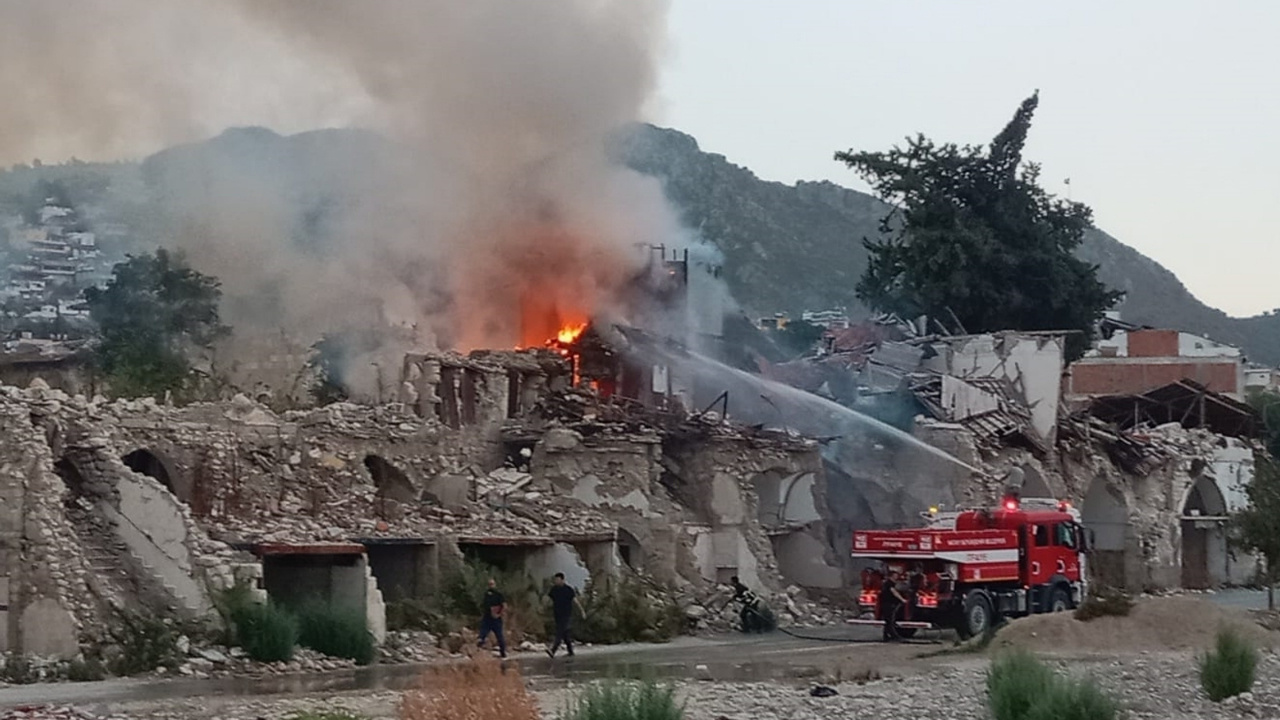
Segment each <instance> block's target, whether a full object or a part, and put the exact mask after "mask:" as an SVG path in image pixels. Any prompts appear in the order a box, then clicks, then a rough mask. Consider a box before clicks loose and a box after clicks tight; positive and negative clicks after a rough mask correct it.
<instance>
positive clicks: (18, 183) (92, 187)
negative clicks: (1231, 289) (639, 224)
mask: <svg viewBox="0 0 1280 720" xmlns="http://www.w3.org/2000/svg"><path fill="white" fill-rule="evenodd" d="M610 152H611V154H612V155H613V157H614V158H615V159H616V160H618V161H619V162H622V163H624V164H625V165H626V166H628V167H630V168H631V169H633V170H635V171H636V172H639V173H642V174H644V175H648V176H651V177H653V178H655V179H657V180H658V181H659V182H660V183H661V184H662V187H663V190H664V192H665V193H666V195H667V198H668V199H669V200H670V202H671V203H672V205H673V206H674V207H675V208H676V210H677V211H678V212H679V215H680V218H681V220H682V221H683V223H684V225H685V226H686V227H688V228H690V229H691V230H693V231H695V232H696V233H698V234H699V235H700V236H701V237H702V239H704V240H706V241H708V242H710V243H712V244H714V245H715V246H716V247H717V248H718V249H719V251H720V252H721V254H722V255H723V257H724V263H723V265H724V274H723V276H724V277H725V279H726V280H727V282H728V285H729V289H730V291H731V292H732V293H733V296H734V298H735V299H736V300H737V301H738V302H739V303H740V304H741V305H742V307H743V308H745V309H746V310H748V311H750V312H751V313H753V314H756V315H757V316H759V315H772V314H773V313H775V312H779V311H781V312H788V313H791V314H793V315H794V314H799V313H800V312H801V311H804V310H823V309H830V308H832V307H840V306H844V307H846V308H848V309H849V311H850V313H851V315H853V316H854V317H859V316H864V315H865V314H866V313H867V310H866V308H865V307H863V306H862V305H861V303H859V302H858V300H857V298H856V296H855V294H854V286H855V285H856V283H857V281H858V278H859V277H860V276H861V274H862V272H863V270H864V269H865V268H866V265H867V252H866V249H865V248H864V247H863V244H862V240H863V238H868V237H869V238H874V237H877V236H878V234H879V223H880V219H881V218H882V217H883V216H884V215H885V213H886V212H887V211H888V206H887V205H885V204H884V203H882V202H880V201H879V200H878V199H876V198H874V197H873V196H871V195H868V194H867V193H864V192H860V191H857V190H853V189H851V188H847V187H844V186H841V185H839V184H838V183H835V182H831V181H829V180H822V181H800V182H797V183H795V184H793V185H788V184H785V183H782V182H777V181H772V180H764V179H761V178H760V177H758V176H757V175H756V174H755V173H754V172H752V171H751V170H750V168H748V167H745V166H741V165H737V164H735V163H733V162H732V161H730V160H729V159H728V158H726V157H725V156H724V155H721V154H718V153H711V152H706V151H703V150H702V149H701V147H700V146H699V145H698V142H697V140H696V139H695V138H694V137H693V136H691V135H688V134H686V133H683V132H681V131H679V130H674V129H669V128H661V127H657V126H654V125H636V126H634V127H631V128H629V129H627V130H626V131H625V132H622V133H619V135H618V136H616V137H615V138H613V140H612V141H611V145H610ZM395 154H396V151H395V148H394V146H393V144H392V143H391V142H390V141H388V140H386V138H384V137H382V136H379V135H377V134H376V133H372V132H370V131H367V130H345V129H320V130H312V131H307V132H304V133H297V134H294V135H280V134H277V133H275V132H274V131H271V130H268V129H265V128H232V129H229V130H227V131H225V132H223V133H221V134H220V135H218V136H215V137H213V138H210V139H208V140H204V141H201V142H196V143H188V144H184V145H177V146H174V147H171V148H167V149H165V150H162V151H160V152H157V153H155V154H153V155H151V156H149V157H148V158H146V159H144V160H143V161H141V162H139V163H112V164H84V163H80V164H76V163H71V164H68V165H62V166H56V165H50V166H44V167H40V168H23V169H15V170H10V171H4V172H0V201H4V200H6V199H7V200H8V203H7V204H8V205H9V206H10V207H16V206H17V205H18V204H19V203H20V202H21V200H22V198H23V197H25V196H26V195H29V193H26V192H25V190H24V188H26V187H27V186H28V185H31V186H34V183H35V182H37V181H38V180H39V179H41V178H42V177H55V178H62V179H66V180H68V181H69V182H70V181H74V182H75V183H76V184H77V187H78V188H79V189H81V190H82V191H83V192H85V193H90V191H91V194H92V195H93V196H96V197H95V199H100V198H102V197H109V196H111V195H112V194H113V192H114V194H115V195H116V196H117V197H116V198H114V200H115V202H116V203H117V204H118V205H119V207H118V208H117V210H118V212H117V213H113V214H119V215H121V216H122V219H128V220H132V221H136V223H135V224H137V225H138V227H136V228H135V230H136V235H137V236H138V238H139V239H140V240H143V241H144V242H143V244H144V245H145V244H148V243H151V244H154V242H155V241H159V240H161V239H162V233H163V232H164V230H163V229H155V230H153V231H150V232H146V231H144V228H145V226H146V225H147V224H148V222H147V221H148V217H147V212H149V211H148V210H147V209H146V208H147V207H148V206H149V205H150V206H151V207H152V208H154V207H155V205H154V204H152V203H154V202H156V201H158V202H160V205H161V206H163V205H164V203H165V200H166V198H164V197H163V196H164V195H166V194H167V192H166V191H165V190H164V188H165V186H166V185H167V183H168V180H167V179H166V178H165V175H166V173H165V168H166V167H171V168H177V169H178V170H182V169H184V168H185V167H188V166H192V165H194V166H195V167H200V166H201V164H202V163H213V164H216V165H220V166H221V165H229V167H230V168H231V169H235V168H237V167H239V168H242V169H243V170H244V171H245V175H246V177H248V176H251V175H252V176H254V177H259V178H261V177H265V178H267V179H268V180H269V181H270V183H271V184H272V186H274V187H277V188H279V187H284V188H286V190H285V194H286V195H287V196H288V197H289V198H290V199H291V200H292V201H294V202H295V204H296V207H295V208H293V209H292V210H291V212H292V213H293V214H294V215H295V216H296V217H295V218H294V221H293V223H292V224H293V225H294V226H295V227H296V228H298V230H297V231H298V232H299V233H302V234H313V233H314V232H315V231H317V230H318V229H321V230H322V229H323V228H324V227H326V225H327V218H328V216H329V214H330V211H332V210H333V208H331V207H328V206H329V205H333V204H335V203H336V204H338V205H341V204H342V203H344V202H347V201H349V200H351V198H352V195H351V194H352V193H355V194H356V195H361V194H367V193H368V192H376V186H365V185H358V186H350V184H349V183H347V182H343V181H342V180H341V178H342V173H343V172H344V169H350V168H351V167H362V168H369V167H372V166H373V165H375V164H376V163H379V162H385V161H386V160H387V159H388V158H394V157H395ZM438 170H441V171H447V170H448V169H447V168H439V169H438ZM255 173H256V175H255ZM180 174H181V173H179V175H180ZM95 176H96V177H95ZM107 185H114V187H110V188H108V187H106V186H107ZM170 190H171V191H172V190H176V186H175V187H174V188H170ZM139 191H143V192H147V193H148V194H149V195H150V198H149V199H143V198H140V197H137V196H136V193H137V192H139ZM157 193H158V194H157ZM86 199H88V198H86ZM0 204H5V203H0ZM108 204H109V203H108ZM300 241H307V242H312V243H314V242H317V239H316V238H304V239H300ZM1079 255H1080V257H1082V258H1083V259H1085V260H1088V261H1089V262H1092V263H1095V264H1097V265H1099V266H1100V271H1099V275H1100V277H1101V279H1102V280H1103V281H1104V282H1105V283H1107V284H1108V285H1109V286H1111V287H1114V288H1116V289H1119V290H1124V291H1125V292H1126V297H1125V299H1124V300H1123V301H1122V303H1121V304H1120V306H1119V310H1120V311H1121V314H1122V316H1123V318H1124V319H1125V320H1127V321H1129V322H1133V323H1137V324H1141V325H1152V326H1158V327H1165V328H1172V329H1179V330H1185V331H1187V332H1192V333H1196V334H1199V335H1205V336H1207V337H1210V338H1212V339H1213V340H1215V341H1218V342H1223V343H1228V344H1231V345H1236V346H1239V347H1242V348H1244V349H1245V352H1246V353H1247V355H1248V356H1249V357H1250V358H1251V359H1252V360H1255V361H1259V362H1263V363H1265V364H1268V365H1273V366H1278V365H1280V315H1274V314H1264V315H1258V316H1253V317H1247V318H1237V317H1230V316H1228V315H1227V314H1226V313H1224V312H1222V311H1221V310H1217V309H1215V308H1213V307H1210V306H1209V305H1207V304H1205V303H1204V302H1202V301H1201V300H1199V299H1198V298H1196V297H1195V296H1194V294H1192V293H1191V292H1190V291H1189V290H1188V289H1187V288H1186V286H1185V285H1183V283H1182V282H1181V281H1180V280H1179V279H1178V278H1177V276H1176V275H1175V274H1174V273H1173V272H1171V271H1170V270H1168V269H1167V268H1165V267H1164V266H1162V265H1161V264H1160V263H1159V262H1157V261H1155V260H1153V259H1152V258H1150V257H1147V256H1145V255H1143V254H1142V253H1140V252H1138V251H1137V250H1135V249H1133V248H1131V247H1129V246H1127V245H1124V244H1123V243H1121V242H1120V241H1118V240H1117V239H1115V238H1114V237H1112V236H1110V235H1108V234H1107V233H1106V232H1104V231H1102V230H1096V229H1095V230H1091V231H1089V232H1088V233H1087V234H1086V237H1085V241H1084V243H1083V245H1082V246H1081V248H1080V250H1079Z"/></svg>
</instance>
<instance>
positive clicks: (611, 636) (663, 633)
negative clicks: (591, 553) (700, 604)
mask: <svg viewBox="0 0 1280 720" xmlns="http://www.w3.org/2000/svg"><path fill="white" fill-rule="evenodd" d="M582 605H583V608H584V609H585V610H586V612H587V614H586V617H585V618H583V620H582V622H581V623H580V624H579V626H578V627H577V628H576V631H575V634H576V635H577V637H578V638H579V639H581V640H583V641H584V642H591V643H600V644H614V643H624V642H634V641H644V642H664V641H667V640H670V639H671V638H673V637H675V636H676V635H679V634H680V632H681V631H682V630H683V629H684V627H685V623H686V622H687V620H686V618H685V614H684V612H683V611H682V610H681V609H680V607H679V605H677V604H676V602H675V600H674V599H673V598H672V596H671V594H670V593H669V592H667V591H666V590H665V589H663V588H653V587H650V586H649V585H648V584H647V583H645V582H644V581H643V580H642V579H641V578H639V577H638V576H636V575H633V574H626V575H622V576H621V577H599V578H596V579H594V580H592V582H591V585H590V586H589V587H588V588H587V591H586V592H585V593H583V602H582Z"/></svg>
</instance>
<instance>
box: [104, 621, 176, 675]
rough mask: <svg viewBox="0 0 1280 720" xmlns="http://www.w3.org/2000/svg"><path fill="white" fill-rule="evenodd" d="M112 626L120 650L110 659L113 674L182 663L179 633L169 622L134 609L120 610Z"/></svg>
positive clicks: (112, 636) (113, 635)
mask: <svg viewBox="0 0 1280 720" xmlns="http://www.w3.org/2000/svg"><path fill="white" fill-rule="evenodd" d="M118 620H119V622H117V623H115V624H114V626H113V628H112V630H111V639H112V640H113V641H114V642H115V643H116V645H118V646H119V654H118V655H117V656H116V657H115V658H114V659H113V660H112V662H111V672H112V673H114V674H116V675H121V676H127V675H138V674H140V673H145V672H151V671H152V670H155V669H157V668H160V667H166V668H169V669H176V668H177V667H178V665H180V664H181V663H182V659H183V657H182V653H181V652H179V651H178V638H179V637H180V635H181V633H179V632H178V631H177V630H176V629H175V628H174V627H173V625H172V624H170V623H169V622H167V621H165V620H163V619H161V618H158V617H155V616H152V615H143V614H140V613H135V612H123V613H121V614H120V616H119V618H118Z"/></svg>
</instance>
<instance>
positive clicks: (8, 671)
mask: <svg viewBox="0 0 1280 720" xmlns="http://www.w3.org/2000/svg"><path fill="white" fill-rule="evenodd" d="M0 680H3V681H5V682H7V683H11V684H13V685H30V684H31V683H34V682H39V681H40V671H39V670H37V669H36V667H35V665H33V664H32V663H31V660H30V659H29V658H28V657H27V656H25V655H20V654H18V653H12V654H9V655H6V656H5V657H4V658H3V660H2V661H0Z"/></svg>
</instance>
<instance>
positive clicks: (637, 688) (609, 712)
mask: <svg viewBox="0 0 1280 720" xmlns="http://www.w3.org/2000/svg"><path fill="white" fill-rule="evenodd" d="M684 710H685V708H684V704H683V703H680V702H677V701H676V695H675V690H674V689H673V688H671V687H670V686H662V685H658V684H657V683H655V682H653V681H646V682H641V683H622V682H603V683H595V684H592V685H588V686H587V687H586V688H584V689H583V690H582V692H580V693H579V694H578V695H577V697H575V698H574V699H573V700H572V701H571V702H570V705H569V707H568V709H566V710H565V712H564V713H562V714H561V716H560V718H561V720H682V718H684Z"/></svg>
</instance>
